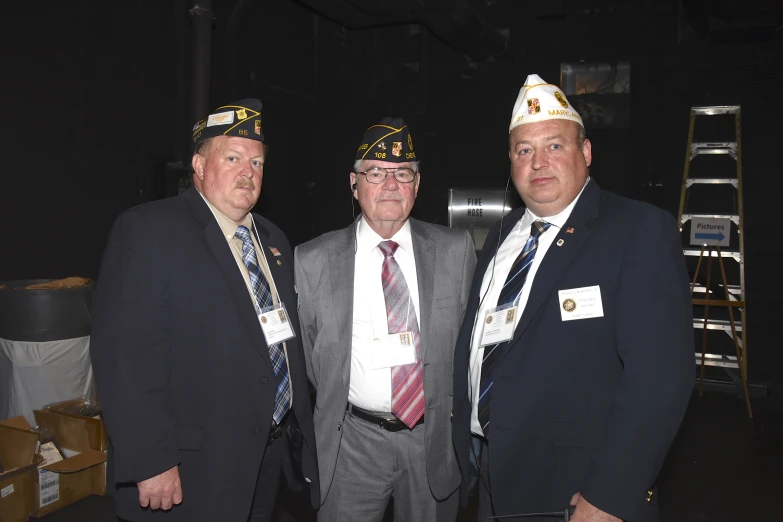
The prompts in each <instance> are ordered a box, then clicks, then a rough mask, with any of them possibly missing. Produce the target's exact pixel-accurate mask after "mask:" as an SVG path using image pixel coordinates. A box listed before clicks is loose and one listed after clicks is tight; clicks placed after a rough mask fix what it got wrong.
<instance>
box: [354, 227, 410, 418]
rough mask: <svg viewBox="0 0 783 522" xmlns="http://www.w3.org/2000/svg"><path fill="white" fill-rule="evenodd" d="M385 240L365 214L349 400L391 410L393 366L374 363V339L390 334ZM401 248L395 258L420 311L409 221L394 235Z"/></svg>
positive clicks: (356, 279)
mask: <svg viewBox="0 0 783 522" xmlns="http://www.w3.org/2000/svg"><path fill="white" fill-rule="evenodd" d="M381 241H384V239H383V238H382V237H381V236H379V235H378V234H377V233H376V232H375V231H374V230H373V229H372V228H370V226H369V225H368V224H367V223H366V222H365V221H364V218H363V217H362V218H361V219H360V220H359V222H358V223H357V226H356V256H355V258H356V259H355V261H356V266H355V268H354V275H353V337H352V340H351V379H350V385H349V389H348V402H350V403H351V404H353V405H354V406H358V407H359V408H363V409H365V410H370V411H373V412H383V413H387V412H391V368H381V369H378V370H374V369H373V367H372V349H373V348H372V343H371V342H372V339H374V338H381V337H384V336H386V335H388V334H389V325H388V323H387V321H386V301H385V300H384V297H383V284H382V283H381V270H382V266H383V253H381V251H380V250H379V249H378V244H379V243H380V242H381ZM391 241H394V242H395V243H397V244H398V245H400V246H399V248H398V249H397V251H396V252H395V254H394V259H395V260H396V261H397V264H398V265H400V268H401V269H402V273H403V275H404V276H405V282H406V283H407V284H408V290H409V291H410V296H411V306H413V307H414V308H415V309H416V320H417V321H419V322H421V317H420V315H419V284H418V279H417V278H416V260H415V258H414V257H413V239H412V238H411V226H410V222H408V221H406V222H405V224H404V225H403V226H402V228H401V229H400V230H399V231H397V233H396V234H394V236H392V238H391Z"/></svg>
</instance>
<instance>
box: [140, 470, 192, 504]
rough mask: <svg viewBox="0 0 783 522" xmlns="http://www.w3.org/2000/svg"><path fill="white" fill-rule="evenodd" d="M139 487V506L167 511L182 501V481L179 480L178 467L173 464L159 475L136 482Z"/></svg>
mask: <svg viewBox="0 0 783 522" xmlns="http://www.w3.org/2000/svg"><path fill="white" fill-rule="evenodd" d="M136 485H137V486H138V488H139V504H141V507H147V506H149V507H150V509H162V510H164V511H167V510H169V509H171V507H172V506H173V505H174V504H179V503H181V502H182V483H181V482H180V480H179V468H177V466H174V467H173V468H171V469H170V470H168V471H164V472H163V473H161V474H160V475H155V476H154V477H152V478H148V479H147V480H142V481H141V482H139V483H138V484H136Z"/></svg>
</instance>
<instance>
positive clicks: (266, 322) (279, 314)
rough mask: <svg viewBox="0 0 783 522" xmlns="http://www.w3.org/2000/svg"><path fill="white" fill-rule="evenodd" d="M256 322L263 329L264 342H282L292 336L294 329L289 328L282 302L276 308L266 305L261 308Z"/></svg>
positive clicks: (289, 323) (289, 322) (286, 313)
mask: <svg viewBox="0 0 783 522" xmlns="http://www.w3.org/2000/svg"><path fill="white" fill-rule="evenodd" d="M258 322H259V323H261V329H262V330H263V331H264V338H266V344H269V345H272V344H277V343H282V342H283V341H287V340H288V339H291V338H292V337H294V329H293V328H291V321H290V320H289V318H288V312H287V311H286V309H285V305H283V304H282V303H281V306H279V307H278V308H275V307H274V306H268V307H266V308H264V309H262V310H261V313H260V314H259V315H258Z"/></svg>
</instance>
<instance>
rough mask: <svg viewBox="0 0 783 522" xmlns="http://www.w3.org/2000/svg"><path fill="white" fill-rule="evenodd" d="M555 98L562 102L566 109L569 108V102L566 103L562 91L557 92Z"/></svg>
mask: <svg viewBox="0 0 783 522" xmlns="http://www.w3.org/2000/svg"><path fill="white" fill-rule="evenodd" d="M555 98H557V101H559V102H560V105H562V106H563V108H564V109H567V108H568V102H567V101H566V99H565V97H564V96H563V95H562V94H560V91H555Z"/></svg>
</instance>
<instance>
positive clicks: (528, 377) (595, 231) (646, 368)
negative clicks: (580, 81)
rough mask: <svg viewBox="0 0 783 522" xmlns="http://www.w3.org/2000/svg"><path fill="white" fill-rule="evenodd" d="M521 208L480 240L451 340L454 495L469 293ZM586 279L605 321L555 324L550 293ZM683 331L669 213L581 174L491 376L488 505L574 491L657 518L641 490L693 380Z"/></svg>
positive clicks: (630, 513)
mask: <svg viewBox="0 0 783 522" xmlns="http://www.w3.org/2000/svg"><path fill="white" fill-rule="evenodd" d="M524 211H525V209H524V208H521V209H517V210H515V211H514V212H512V213H511V214H509V215H508V216H506V218H505V219H504V220H503V229H502V230H500V225H499V224H496V225H495V226H494V227H493V229H492V230H491V231H490V233H489V235H488V236H487V239H486V242H485V245H487V246H488V247H487V248H485V249H484V251H483V252H482V254H481V257H480V259H479V261H478V266H477V267H476V272H475V274H476V275H475V277H474V282H473V288H472V291H471V296H470V301H469V305H468V309H467V311H466V313H465V320H464V323H463V325H462V328H461V331H460V336H459V339H458V341H457V348H456V353H455V363H454V372H455V374H454V382H455V384H454V427H453V439H454V443H455V447H456V451H457V456H458V460H459V462H460V467H461V469H462V472H463V491H462V497H463V500H464V498H465V490H464V488H465V484H466V483H467V473H468V468H469V464H468V457H469V440H470V416H471V404H470V401H469V399H468V378H467V376H468V361H469V352H470V337H471V331H472V330H473V325H474V319H475V317H476V310H477V308H478V305H479V297H480V296H479V295H478V294H479V291H480V286H481V281H482V278H483V277H484V273H485V272H486V270H487V268H488V266H489V263H490V261H491V259H492V257H493V256H494V255H495V249H494V248H491V247H490V245H496V244H497V241H498V234H500V239H501V241H503V240H504V239H505V238H506V236H507V235H508V234H509V232H510V231H511V229H512V228H513V227H514V225H515V224H516V223H517V221H518V220H519V219H521V218H522V215H523V213H524ZM569 229H573V230H572V232H571V233H569V232H568V230H569ZM560 239H562V240H563V243H562V245H561V246H558V245H557V241H558V240H560ZM490 269H491V267H490ZM594 285H598V286H600V292H601V299H602V302H603V311H604V316H603V317H598V318H590V319H581V320H574V321H563V320H562V318H561V306H562V303H560V300H559V298H558V290H566V289H573V288H582V287H588V286H594ZM692 328H693V326H692V319H691V304H690V296H689V291H688V276H687V272H686V268H685V261H684V258H683V254H682V250H681V246H680V240H679V236H678V234H677V225H676V223H675V221H674V219H672V217H671V215H669V214H668V213H666V212H664V211H662V210H660V209H658V208H655V207H653V206H650V205H647V204H644V203H640V202H636V201H631V200H628V199H625V198H621V197H619V196H616V195H613V194H611V193H608V192H604V191H602V190H601V189H600V188H599V187H598V185H597V184H596V183H595V181H591V182H590V183H589V184H588V185H587V187H585V189H584V192H583V193H582V195H581V197H580V198H579V201H578V202H577V204H576V205H575V207H574V209H573V211H572V213H571V215H570V217H569V218H568V221H567V223H566V224H565V226H564V227H563V228H562V229H561V230H560V231H559V233H558V236H557V238H556V239H555V243H554V244H552V246H551V247H550V248H549V250H548V251H547V253H546V257H545V258H544V259H543V261H542V263H541V265H540V267H539V269H538V272H537V273H536V276H535V279H534V280H533V283H532V288H531V292H530V297H529V299H528V301H527V304H526V306H525V308H524V310H523V312H522V316H521V318H520V321H519V324H518V326H517V328H516V330H515V332H514V338H513V339H512V341H511V342H512V343H513V344H512V346H511V348H510V350H509V351H508V352H507V354H506V355H505V357H504V359H503V360H502V363H500V364H497V365H496V366H495V369H494V372H493V390H492V405H491V414H490V426H489V434H488V438H489V441H488V448H489V476H490V487H491V491H492V498H493V503H494V507H495V512H496V514H497V515H505V514H512V513H520V512H539V511H550V510H557V509H563V508H564V507H565V506H567V505H568V502H569V500H570V498H571V496H572V495H573V494H574V493H576V492H581V493H582V495H583V496H584V497H585V498H586V499H587V500H588V501H589V502H591V503H592V504H593V505H595V506H597V507H598V508H600V509H602V510H604V511H606V512H608V513H611V514H613V515H615V516H617V517H620V518H622V519H624V520H632V521H654V520H657V519H658V512H657V497H656V496H655V494H653V498H652V501H650V502H648V501H647V496H648V490H650V489H652V488H654V484H655V480H656V476H657V474H658V471H659V469H660V467H661V464H662V461H663V459H664V457H665V455H666V452H667V450H668V448H669V445H670V444H671V442H672V439H673V438H674V436H675V434H676V432H677V429H678V427H679V424H680V422H681V420H682V417H683V415H684V412H685V408H686V406H687V402H688V398H689V396H690V391H691V389H692V386H693V378H694V348H693V330H692ZM542 520H545V519H542Z"/></svg>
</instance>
